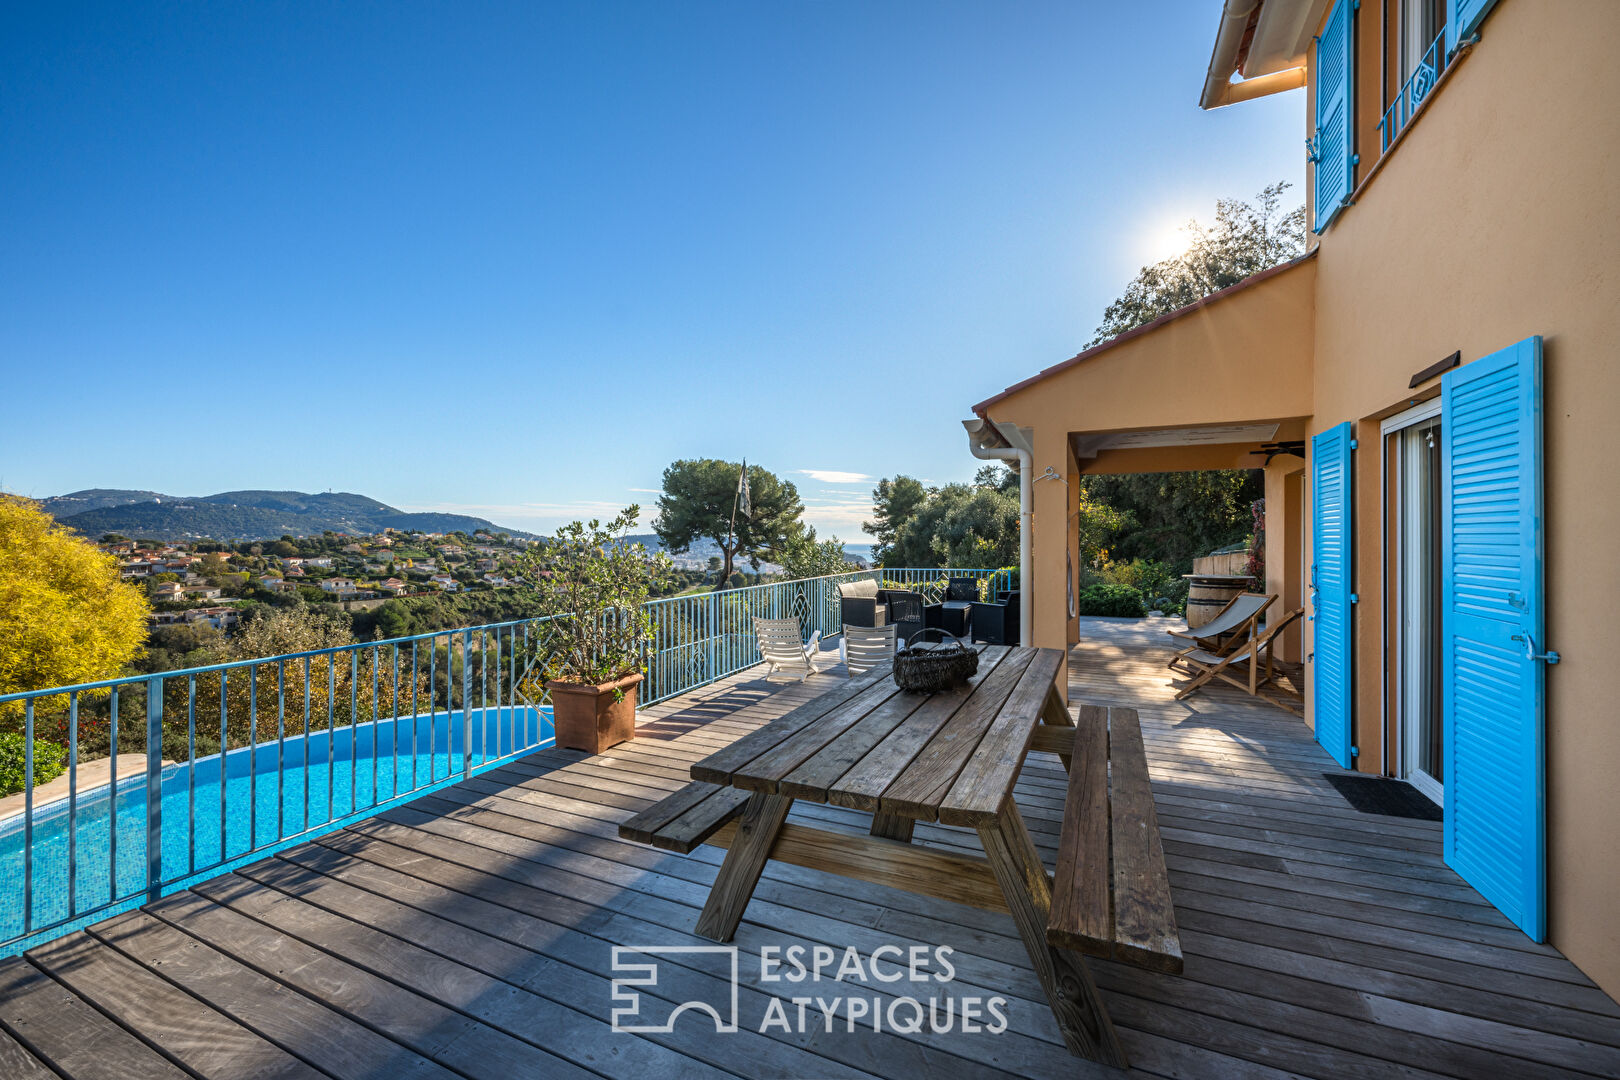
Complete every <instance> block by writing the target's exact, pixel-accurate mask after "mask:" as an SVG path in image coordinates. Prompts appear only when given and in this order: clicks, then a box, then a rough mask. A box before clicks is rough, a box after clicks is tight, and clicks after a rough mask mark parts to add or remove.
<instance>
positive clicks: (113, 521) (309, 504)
mask: <svg viewBox="0 0 1620 1080" xmlns="http://www.w3.org/2000/svg"><path fill="white" fill-rule="evenodd" d="M40 503H41V505H42V506H43V507H44V508H45V510H46V511H47V512H48V513H50V514H51V515H52V516H54V517H55V518H56V519H57V520H58V521H60V522H61V523H62V524H63V525H66V526H68V527H69V528H71V529H74V530H76V531H78V532H80V533H82V534H83V535H85V536H91V537H96V536H101V535H103V534H105V533H121V534H123V535H124V536H133V537H149V538H151V539H154V540H169V541H175V540H274V539H276V538H277V537H280V536H283V535H288V534H290V535H293V536H313V535H318V534H320V533H322V532H325V531H326V530H328V529H330V530H332V531H333V532H339V533H355V534H357V533H374V532H380V531H382V530H383V529H407V530H408V529H418V530H420V531H422V532H455V531H457V530H459V531H462V532H469V533H470V532H476V531H477V530H479V529H486V530H488V531H490V532H505V533H510V534H512V535H514V536H529V535H531V534H530V533H526V532H523V531H522V530H519V529H505V528H502V527H501V526H499V525H496V524H494V523H493V522H490V521H487V520H485V519H484V518H480V517H470V516H468V515H466V514H431V513H407V512H405V511H403V510H400V509H399V508H397V507H393V506H389V505H388V504H387V503H383V502H378V501H377V500H376V499H372V498H368V497H366V496H364V495H354V494H351V493H349V492H322V493H319V494H315V495H310V494H306V493H304V492H302V491H222V492H220V493H219V494H217V495H202V496H176V495H165V494H163V493H161V492H157V491H119V490H110V489H103V488H95V489H91V490H88V491H75V492H73V493H71V494H68V495H57V496H54V497H52V498H49V499H42V500H40Z"/></svg>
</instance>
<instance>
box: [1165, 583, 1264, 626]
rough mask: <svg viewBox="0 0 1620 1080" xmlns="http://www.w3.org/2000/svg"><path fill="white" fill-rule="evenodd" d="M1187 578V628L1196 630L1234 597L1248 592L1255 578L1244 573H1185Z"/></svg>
mask: <svg viewBox="0 0 1620 1080" xmlns="http://www.w3.org/2000/svg"><path fill="white" fill-rule="evenodd" d="M1181 576H1182V577H1184V578H1186V579H1187V582H1188V588H1187V628H1188V629H1189V630H1196V629H1198V628H1199V627H1200V626H1203V625H1204V624H1205V623H1207V622H1209V620H1211V619H1213V618H1214V617H1215V616H1216V614H1217V613H1219V612H1220V610H1221V609H1222V608H1223V607H1225V606H1226V605H1227V604H1228V603H1230V602H1231V600H1232V597H1234V596H1236V595H1238V594H1239V593H1242V592H1248V590H1249V586H1250V585H1252V584H1253V583H1254V578H1252V577H1248V576H1247V575H1243V574H1183V575H1181Z"/></svg>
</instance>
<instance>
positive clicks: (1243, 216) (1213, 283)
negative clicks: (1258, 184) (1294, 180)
mask: <svg viewBox="0 0 1620 1080" xmlns="http://www.w3.org/2000/svg"><path fill="white" fill-rule="evenodd" d="M1291 186H1292V185H1290V184H1288V183H1286V182H1278V183H1275V184H1272V185H1270V186H1269V187H1266V188H1264V189H1263V190H1261V192H1260V193H1259V194H1258V195H1256V196H1255V199H1254V202H1253V203H1247V202H1244V201H1243V200H1241V199H1220V200H1218V201H1217V202H1216V203H1215V224H1214V225H1213V226H1211V227H1205V226H1203V225H1200V224H1199V223H1198V222H1196V221H1192V222H1188V223H1187V227H1186V231H1187V233H1188V235H1189V237H1190V238H1191V242H1190V243H1189V244H1188V246H1187V250H1186V251H1184V252H1182V253H1181V254H1180V255H1177V256H1175V257H1174V258H1170V259H1166V260H1164V261H1163V262H1158V263H1154V264H1153V265H1151V266H1144V267H1142V269H1141V270H1139V271H1138V272H1137V274H1136V277H1135V279H1133V280H1132V281H1131V283H1130V284H1129V285H1127V286H1126V287H1125V292H1124V293H1123V294H1122V295H1121V296H1120V297H1119V299H1118V300H1115V301H1114V302H1113V303H1112V304H1109V305H1108V308H1107V310H1105V311H1104V312H1103V321H1102V325H1101V326H1099V327H1097V333H1096V336H1094V337H1093V338H1092V339H1091V342H1090V343H1089V345H1088V346H1087V347H1088V348H1089V347H1090V346H1091V345H1100V344H1102V343H1103V342H1105V341H1107V340H1108V339H1110V338H1113V337H1117V336H1118V335H1120V334H1123V333H1124V332H1125V331H1127V330H1131V329H1134V328H1136V327H1138V326H1141V325H1142V324H1144V323H1149V322H1152V321H1153V320H1154V319H1157V318H1158V317H1159V316H1161V315H1168V314H1169V313H1170V312H1172V311H1175V310H1176V309H1178V308H1183V307H1186V306H1187V305H1188V304H1191V303H1195V302H1196V301H1199V300H1202V299H1203V298H1204V297H1206V296H1208V295H1209V294H1210V293H1213V292H1218V291H1220V290H1221V289H1224V288H1226V287H1227V286H1229V285H1236V284H1237V283H1238V282H1240V281H1242V280H1243V279H1244V278H1246V277H1249V276H1251V275H1253V274H1258V273H1259V272H1260V271H1262V270H1265V269H1268V268H1269V267H1272V266H1276V265H1277V264H1278V263H1281V262H1286V261H1287V260H1289V259H1292V258H1295V257H1297V256H1299V255H1303V254H1304V253H1305V207H1304V206H1303V205H1301V206H1297V207H1295V208H1294V209H1292V210H1287V211H1284V210H1283V209H1282V199H1283V193H1284V192H1286V191H1287V190H1288V189H1289V187H1291Z"/></svg>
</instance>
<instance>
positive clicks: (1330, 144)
mask: <svg viewBox="0 0 1620 1080" xmlns="http://www.w3.org/2000/svg"><path fill="white" fill-rule="evenodd" d="M1453 2H1458V0H1453ZM1354 11H1355V0H1336V2H1335V3H1334V5H1333V11H1332V13H1331V14H1329V15H1328V19H1327V24H1326V25H1325V26H1323V27H1322V36H1321V37H1319V38H1317V39H1316V134H1315V136H1314V137H1313V138H1312V140H1311V145H1312V151H1313V152H1312V154H1311V159H1312V160H1313V161H1314V162H1315V163H1316V176H1315V192H1314V194H1315V202H1316V225H1315V229H1316V231H1317V232H1321V231H1322V230H1323V229H1326V228H1327V227H1328V223H1329V222H1331V221H1332V220H1333V218H1334V217H1335V216H1336V215H1337V214H1338V212H1339V211H1340V210H1341V209H1343V208H1344V202H1345V200H1346V199H1348V198H1349V197H1350V192H1351V191H1352V190H1354V188H1355V186H1356V156H1355V123H1354V117H1353V105H1354V90H1355V64H1354V58H1355V50H1354V48H1353V37H1354V35H1353V34H1352V32H1351V29H1352V24H1351V19H1352V16H1353V12H1354Z"/></svg>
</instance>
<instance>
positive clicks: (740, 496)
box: [737, 458, 753, 517]
mask: <svg viewBox="0 0 1620 1080" xmlns="http://www.w3.org/2000/svg"><path fill="white" fill-rule="evenodd" d="M737 509H739V510H741V511H742V516H743V517H752V516H753V507H752V505H751V504H750V502H749V498H748V459H747V458H743V463H742V472H741V473H740V474H739V475H738V477H737Z"/></svg>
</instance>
